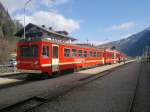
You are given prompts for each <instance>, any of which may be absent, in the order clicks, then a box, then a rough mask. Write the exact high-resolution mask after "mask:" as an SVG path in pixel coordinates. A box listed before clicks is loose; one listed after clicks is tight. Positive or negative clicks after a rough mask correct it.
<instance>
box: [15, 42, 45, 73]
mask: <svg viewBox="0 0 150 112" xmlns="http://www.w3.org/2000/svg"><path fill="white" fill-rule="evenodd" d="M40 46H41V43H40V42H18V44H17V69H18V71H20V72H24V73H39V74H40V73H42V71H41V67H40V55H39V54H40V52H41V51H40Z"/></svg>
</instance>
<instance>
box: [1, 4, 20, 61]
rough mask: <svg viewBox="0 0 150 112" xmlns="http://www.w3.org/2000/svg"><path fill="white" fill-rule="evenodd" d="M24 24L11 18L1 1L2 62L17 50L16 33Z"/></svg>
mask: <svg viewBox="0 0 150 112" xmlns="http://www.w3.org/2000/svg"><path fill="white" fill-rule="evenodd" d="M21 27H22V25H21V24H20V23H19V22H17V21H14V20H12V19H11V17H10V15H9V13H8V11H7V10H6V9H5V8H4V6H3V5H2V4H1V3H0V64H3V63H5V62H6V61H7V60H8V59H9V58H10V54H11V53H12V52H14V51H15V47H16V38H15V37H14V33H16V32H17V31H18V30H19V29H20V28H21Z"/></svg>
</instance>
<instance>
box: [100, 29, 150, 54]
mask: <svg viewBox="0 0 150 112" xmlns="http://www.w3.org/2000/svg"><path fill="white" fill-rule="evenodd" d="M107 46H108V47H112V46H116V48H117V49H119V50H120V51H122V52H124V53H126V54H127V55H128V56H141V55H142V52H143V48H145V47H146V46H149V47H150V28H147V29H145V30H143V31H141V32H139V33H136V34H133V35H132V36H130V37H128V38H124V39H121V40H118V41H113V42H109V43H106V44H103V45H99V47H102V48H104V47H107Z"/></svg>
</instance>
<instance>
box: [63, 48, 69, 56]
mask: <svg viewBox="0 0 150 112" xmlns="http://www.w3.org/2000/svg"><path fill="white" fill-rule="evenodd" d="M64 56H65V57H70V49H67V48H65V49H64Z"/></svg>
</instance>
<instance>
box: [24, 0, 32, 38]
mask: <svg viewBox="0 0 150 112" xmlns="http://www.w3.org/2000/svg"><path fill="white" fill-rule="evenodd" d="M29 2H31V0H28V1H27V2H26V3H25V4H24V39H25V38H26V28H25V25H26V20H25V13H26V6H27V5H28V4H29Z"/></svg>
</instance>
